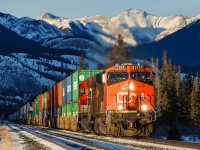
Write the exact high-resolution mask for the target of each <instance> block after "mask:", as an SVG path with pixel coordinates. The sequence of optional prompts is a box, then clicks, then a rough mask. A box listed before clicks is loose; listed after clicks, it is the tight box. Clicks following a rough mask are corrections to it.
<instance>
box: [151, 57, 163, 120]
mask: <svg viewBox="0 0 200 150" xmlns="http://www.w3.org/2000/svg"><path fill="white" fill-rule="evenodd" d="M152 66H154V73H155V76H154V88H155V89H154V98H155V109H156V110H157V114H158V117H159V116H160V112H161V108H160V105H161V104H160V100H161V95H160V90H161V85H160V82H161V81H160V75H159V68H158V59H156V63H154V60H153V59H152Z"/></svg>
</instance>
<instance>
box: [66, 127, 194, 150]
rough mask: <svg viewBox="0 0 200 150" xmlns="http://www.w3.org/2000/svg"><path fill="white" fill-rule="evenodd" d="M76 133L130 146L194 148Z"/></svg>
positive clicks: (176, 148) (175, 149) (172, 149)
mask: <svg viewBox="0 0 200 150" xmlns="http://www.w3.org/2000/svg"><path fill="white" fill-rule="evenodd" d="M62 132H67V133H68V134H69V133H70V132H71V131H65V130H62ZM71 133H72V134H74V132H71ZM76 135H80V136H78V137H80V138H81V137H82V136H86V137H89V138H92V139H98V140H103V141H107V142H111V143H117V144H123V145H126V146H129V147H132V146H134V147H137V146H138V147H146V148H147V147H154V148H155V149H163V150H194V149H192V148H183V147H178V146H170V145H162V144H154V143H148V142H141V141H138V140H137V141H136V140H135V141H134V140H128V139H126V138H125V139H122V138H116V137H114V138H113V137H104V138H103V139H102V137H101V136H98V135H91V134H87V135H86V134H85V133H76ZM146 148H145V149H146Z"/></svg>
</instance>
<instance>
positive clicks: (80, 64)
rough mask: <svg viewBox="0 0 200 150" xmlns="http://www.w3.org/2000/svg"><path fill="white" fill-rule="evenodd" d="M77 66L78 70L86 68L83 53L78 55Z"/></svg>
mask: <svg viewBox="0 0 200 150" xmlns="http://www.w3.org/2000/svg"><path fill="white" fill-rule="evenodd" d="M79 66H80V70H85V69H86V64H85V59H84V56H83V53H81V55H80V62H79Z"/></svg>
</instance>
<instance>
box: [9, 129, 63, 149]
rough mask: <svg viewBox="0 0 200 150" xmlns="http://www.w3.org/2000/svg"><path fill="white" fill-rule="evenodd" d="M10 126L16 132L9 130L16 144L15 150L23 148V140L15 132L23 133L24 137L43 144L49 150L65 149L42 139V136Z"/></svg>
mask: <svg viewBox="0 0 200 150" xmlns="http://www.w3.org/2000/svg"><path fill="white" fill-rule="evenodd" d="M11 127H12V128H13V129H15V130H16V132H10V133H11V134H12V139H13V142H14V143H15V145H16V146H17V147H16V150H23V145H22V143H23V142H24V141H23V140H22V139H21V138H20V137H19V135H18V134H17V132H18V133H21V134H23V135H25V136H26V137H28V138H30V139H31V140H33V141H35V142H37V143H40V144H42V145H44V146H45V147H46V148H47V149H50V150H65V149H64V148H62V147H60V146H58V145H56V144H53V143H51V142H48V141H46V140H43V139H42V138H39V137H37V136H35V135H32V134H30V133H28V132H26V131H22V130H20V129H19V128H17V127H15V126H12V125H11Z"/></svg>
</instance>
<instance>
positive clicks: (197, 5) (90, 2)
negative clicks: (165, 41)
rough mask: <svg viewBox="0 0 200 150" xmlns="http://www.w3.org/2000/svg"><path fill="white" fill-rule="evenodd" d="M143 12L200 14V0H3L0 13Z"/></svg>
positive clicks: (34, 15) (73, 14)
mask: <svg viewBox="0 0 200 150" xmlns="http://www.w3.org/2000/svg"><path fill="white" fill-rule="evenodd" d="M129 8H131V9H135V8H136V9H141V10H145V11H146V12H148V13H150V14H154V15H158V16H169V15H176V14H183V15H187V16H190V17H195V16H197V15H199V14H200V0H0V12H3V13H9V14H11V15H14V16H16V17H24V16H29V17H31V18H37V17H39V16H40V15H41V14H42V13H44V12H50V13H52V14H54V15H57V16H60V17H69V18H81V17H83V16H95V15H103V16H106V17H109V18H110V17H114V16H116V15H118V14H120V13H121V12H123V11H125V10H127V9H129Z"/></svg>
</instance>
